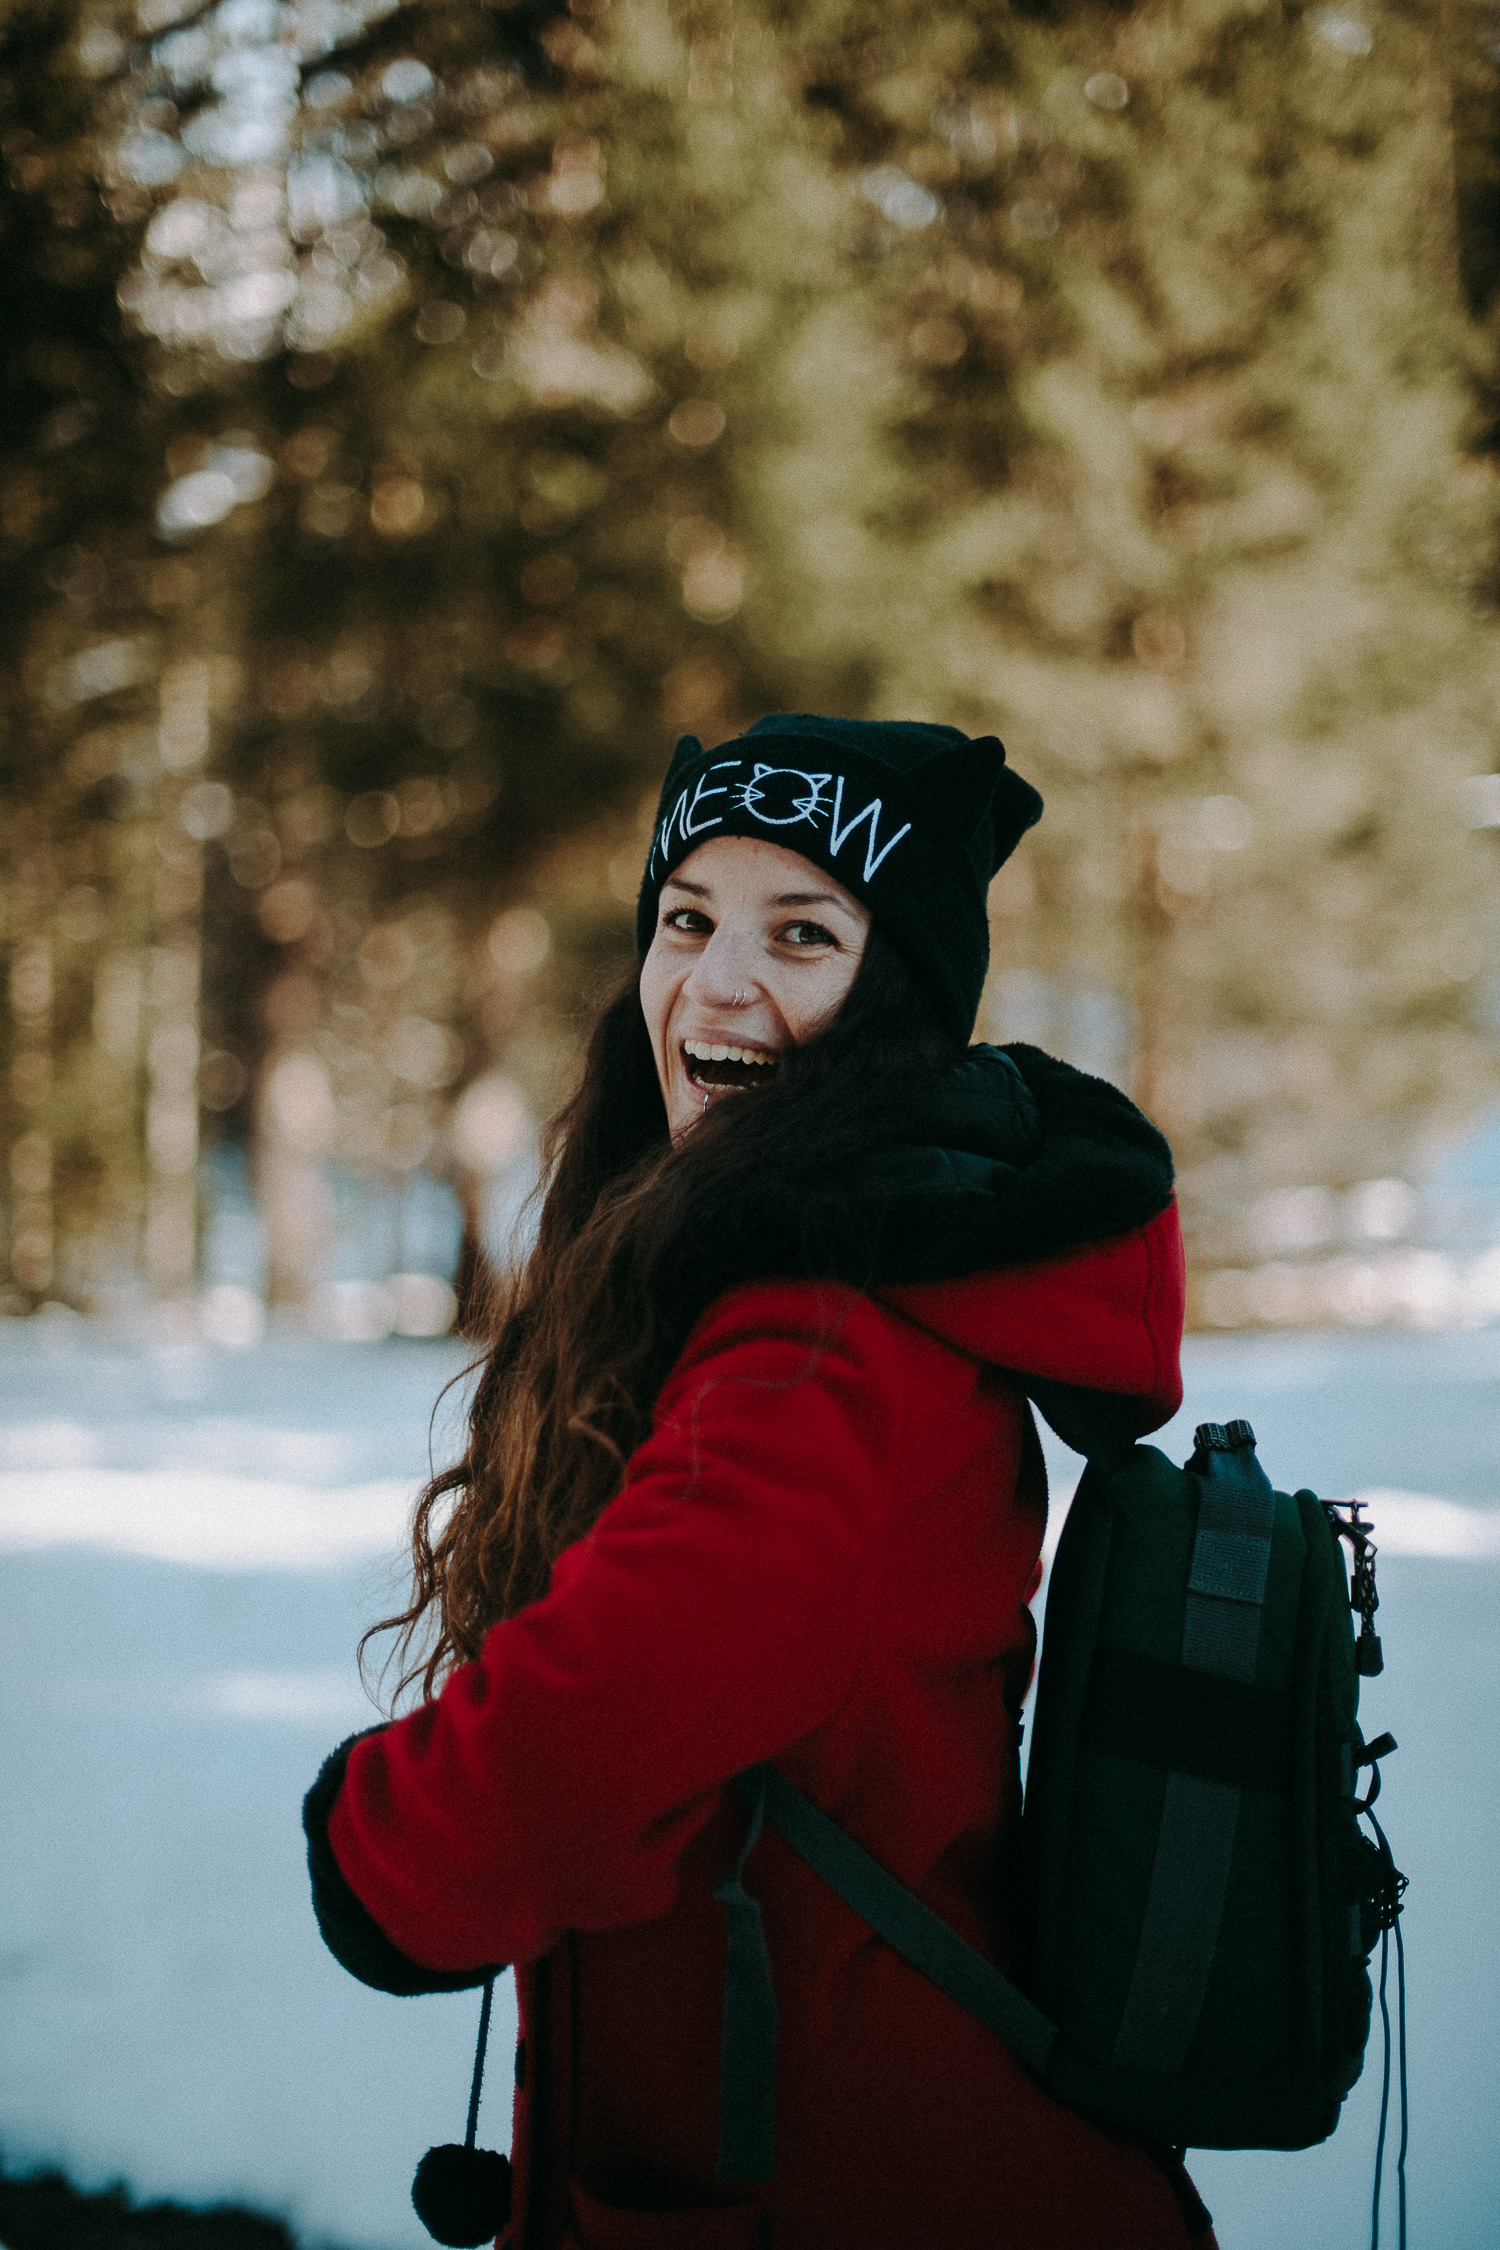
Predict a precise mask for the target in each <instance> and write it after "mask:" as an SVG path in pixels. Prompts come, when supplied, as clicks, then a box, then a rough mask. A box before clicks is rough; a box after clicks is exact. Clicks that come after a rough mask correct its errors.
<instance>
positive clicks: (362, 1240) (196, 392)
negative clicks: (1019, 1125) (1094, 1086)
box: [0, 0, 1500, 1343]
mask: <svg viewBox="0 0 1500 2250" xmlns="http://www.w3.org/2000/svg"><path fill="white" fill-rule="evenodd" d="M0 24H3V32H0V154H3V159H4V181H3V187H0V430H3V438H0V447H3V453H0V589H3V592H0V668H3V675H4V685H3V702H4V717H3V751H0V759H3V763H0V805H3V831H0V900H3V916H4V919H3V944H4V948H5V952H6V959H7V970H8V976H7V982H6V985H5V998H4V1002H3V1005H0V1043H3V1053H0V1146H3V1158H4V1173H3V1190H4V1210H5V1224H4V1231H3V1241H0V1291H3V1292H8V1294H5V1295H4V1296H3V1303H4V1306H5V1307H6V1309H8V1310H9V1311H11V1312H13V1313H26V1312H30V1311H34V1310H35V1309H36V1308H38V1307H39V1306H41V1307H45V1306H48V1305H51V1306H54V1307H55V1306H67V1307H72V1308H74V1309H75V1310H78V1311H84V1312H94V1313H103V1314H106V1315H113V1316H115V1317H126V1318H130V1317H135V1316H136V1315H137V1314H141V1315H144V1314H145V1313H146V1311H147V1308H154V1309H153V1310H152V1312H151V1317H152V1318H153V1319H154V1320H155V1321H156V1322H157V1324H158V1326H159V1327H164V1328H165V1329H166V1331H167V1332H169V1333H182V1334H187V1333H194V1332H198V1331H199V1330H200V1329H201V1330H202V1331H204V1332H206V1333H207V1334H208V1335H209V1336H210V1337H213V1338H216V1339H217V1340H219V1341H221V1342H225V1343H234V1342H250V1341H253V1339H254V1337H255V1336H256V1335H257V1334H258V1333H259V1330H260V1327H261V1325H262V1323H263V1320H264V1310H263V1308H264V1307H265V1306H266V1305H270V1306H271V1307H272V1308H273V1310H274V1308H277V1307H282V1308H286V1310H287V1314H288V1316H289V1317H305V1318H307V1319H309V1320H311V1321H312V1322H313V1323H314V1324H316V1325H318V1326H320V1327H322V1328H323V1329H325V1330H326V1331H330V1332H332V1333H334V1334H340V1335H347V1336H351V1337H354V1336H360V1335H377V1334H382V1333H388V1332H389V1331H390V1330H391V1329H392V1328H395V1329H396V1330H398V1331H405V1332H408V1333H415V1334H422V1333H434V1332H437V1331H438V1330H440V1329H441V1328H443V1327H444V1326H445V1325H447V1323H448V1322H449V1321H450V1320H451V1318H452V1317H453V1314H454V1307H455V1296H454V1289H455V1288H456V1290H457V1292H458V1295H459V1297H460V1298H462V1297H463V1296H464V1295H465V1293H466V1292H467V1291H468V1289H469V1288H470V1285H471V1283H472V1277H473V1274H474V1271H475V1268H476V1257H477V1255H478V1253H479V1245H480V1244H481V1243H483V1242H485V1241H488V1243H489V1245H490V1248H491V1251H492V1254H493V1253H495V1252H496V1250H497V1246H498V1245H500V1244H501V1243H502V1242H503V1240H504V1235H505V1227H506V1224H507V1223H508V1221H509V1219H510V1218H511V1217H512V1216H513V1215H514V1210H515V1207H516V1203H517V1199H518V1197H519V1194H520V1192H521V1190H522V1189H523V1188H524V1186H525V1185H526V1184H527V1183H528V1182H529V1179H530V1178H531V1177H532V1176H533V1171H534V1164H535V1134H536V1128H537V1120H539V1119H541V1118H543V1117H544V1116H545V1115H546V1114H547V1112H548V1111H549V1110H550V1108H551V1107H552V1106H553V1105H554V1104H555V1103H556V1101H557V1100H558V1098H559V1096H560V1095H561V1093H562V1092H563V1091H564V1089H565V1087H566V1084H567V1081H568V1077H569V1073H570V1070H571V1067H572V1065H573V1062H574V1059H575V1056H576V1052H577V1040H578V1036H579V1031H580V1028H581V1026H582V1024H583V1022H584V1021H585V1019H586V1016H587V1011H588V1009H589V1007H590V1005H591V1004H592V1002H593V1001H594V1000H595V999H596V998H597V997H598V995H599V993H600V992H601V990H602V989H603V988H604V987H605V986H606V985H607V984H608V983H609V982H610V981H611V980H612V979H613V978H614V977H615V976H616V975H618V974H619V973H620V972H621V971H622V970H623V968H624V967H625V966H626V964H627V963H628V960H629V958H630V925H631V915H632V904H633V899H634V895H635V890H636V885H637V881H638V875H639V867H640V862H641V858H642V854H643V848H644V840H645V837H646V834H647V828H648V822H649V815H650V809H651V806H652V805H653V803H654V797H655V791H656V787H657V784H658V780H659V776H660V773H661V770H662V768H663V765H664V761H665V757H666V754H667V751H668V749H669V747H670V743H671V740H672V738H673V736H674V735H675V733H676V732H678V731H679V730H682V729H691V730H692V731H694V732H696V733H699V734H703V735H706V736H709V737H711V738H713V737H722V736H724V735H726V734H728V733H730V732H732V731H734V730H735V729H736V728H737V727H738V726H740V725H742V724H744V723H746V722H748V721H749V720H750V719H752V718H754V717H756V716H757V715H758V714H760V713H761V712H762V711H765V710H769V709H777V708H783V709H784V708H791V709H799V708H800V709H807V708H812V709H833V710H839V711H844V712H851V713H855V714H859V715H865V716H871V717H882V716H896V715H899V716H902V717H923V718H934V719H943V720H947V721H950V722H953V723H956V724H958V725H960V726H962V727H964V728H966V729H968V730H970V731H972V732H990V731H993V732H996V733H999V734H1000V735H1001V736H1002V737H1003V738H1004V740H1005V741H1006V743H1007V745H1008V747H1009V749H1010V752H1011V755H1012V758H1013V760H1014V762H1015V763H1016V765H1017V766H1018V767H1019V768H1020V770H1021V771H1022V772H1023V773H1025V774H1026V775H1027V776H1028V777H1029V778H1031V779H1033V780H1034V781H1036V783H1037V784H1038V785H1039V786H1040V788H1041V789H1042V791H1043V793H1044V795H1045V797H1046V799H1047V805H1048V813H1047V819H1046V821H1045V822H1044V824H1043V826H1042V828H1041V829H1040V830H1039V831H1038V832H1037V834H1036V835H1035V836H1034V837H1033V838H1032V839H1031V840H1030V841H1029V842H1028V844H1027V846H1026V848H1025V849H1024V851H1023V852H1022V853H1021V854H1020V855H1019V856H1018V858H1017V859H1016V861H1014V862H1013V863H1012V865H1011V866H1010V867H1009V868H1008V869H1007V870H1006V871H1005V872H1004V874H1003V875H1002V876H1001V878H1000V879H999V881H998V882H997V884H996V886H995V891H994V895H993V899H992V908H993V918H994V930H995V966H994V971H993V974H992V977H991V981H990V986H989V989H988V992H987V995H986V1000H985V1004H984V1010H983V1015H982V1021H981V1031H982V1033H983V1034H985V1035H988V1036H992V1037H998V1038H1005V1037H1023V1038H1030V1039H1034V1040H1037V1041H1038V1042H1039V1043H1041V1044H1044V1045H1047V1046H1050V1047H1052V1048H1053V1049H1054V1050H1055V1051H1058V1052H1061V1053H1063V1054H1065V1055H1067V1056H1068V1057H1069V1058H1070V1059H1072V1060H1075V1061H1077V1062H1079V1063H1081V1064H1083V1065H1084V1066H1085V1067H1089V1068H1094V1069H1098V1070H1100V1071H1102V1072H1103V1073H1104V1074H1105V1075H1108V1076H1111V1077H1113V1078H1115V1079H1116V1080H1117V1081H1118V1082H1120V1083H1122V1084H1124V1085H1127V1086H1128V1087H1129V1088H1130V1089H1131V1090H1132V1091H1133V1092H1134V1093H1135V1094H1136V1096H1137V1098H1138V1099H1139V1100H1140V1101H1141V1102H1142V1103H1143V1104H1144V1106H1145V1107H1146V1108H1147V1109H1148V1110H1149V1111H1150V1112H1151V1114H1152V1115H1153V1116H1154V1117H1155V1118H1156V1119H1157V1120H1158V1121H1159V1123H1160V1124H1161V1125H1162V1126H1163V1127H1164V1128H1165V1130H1166V1131H1167V1132H1168V1134H1169V1135H1170V1136H1171V1138H1172V1140H1173V1143H1174V1145H1175V1147H1176V1149H1177V1152H1178V1156H1179V1161H1180V1165H1181V1176H1182V1194H1183V1204H1184V1215H1185V1218H1186V1221H1187V1225H1188V1231H1189V1238H1190V1249H1191V1256H1192V1260H1193V1265H1194V1271H1195V1290H1196V1295H1195V1300H1194V1302H1195V1310H1196V1316H1197V1317H1198V1318H1199V1319H1200V1320H1206V1321H1209V1322H1216V1323H1219V1324H1221V1325H1233V1324H1236V1323H1237V1322H1239V1321H1242V1320H1247V1319H1262V1320H1275V1319H1307V1318H1330V1317H1336V1318H1347V1319H1355V1320H1363V1319H1376V1318H1384V1317H1388V1316H1391V1315H1393V1314H1394V1315H1397V1316H1411V1317H1425V1316H1426V1315H1427V1314H1429V1313H1431V1311H1432V1308H1433V1306H1434V1304H1436V1303H1437V1302H1438V1300H1439V1299H1442V1300H1443V1302H1444V1303H1445V1304H1446V1303H1450V1302H1451V1301H1452V1299H1453V1291H1454V1290H1455V1289H1458V1290H1459V1291H1460V1293H1461V1294H1462V1292H1463V1291H1467V1296H1465V1297H1464V1298H1463V1303H1464V1304H1465V1305H1466V1306H1467V1307H1468V1311H1469V1314H1470V1315H1471V1316H1474V1317H1492V1316H1494V1315H1495V1314H1496V1313H1500V1267H1497V1255H1500V1254H1495V1253H1490V1254H1488V1256H1487V1259H1486V1257H1483V1256H1481V1257H1478V1258H1477V1259H1475V1260H1472V1261H1471V1262H1470V1264H1469V1265H1467V1266H1464V1265H1462V1264H1461V1263H1460V1264H1459V1265H1455V1263H1454V1260H1453V1258H1452V1257H1448V1258H1447V1259H1446V1260H1445V1259H1444V1258H1443V1257H1441V1256H1439V1255H1438V1254H1437V1253H1436V1252H1435V1251H1434V1250H1433V1249H1432V1248H1431V1247H1430V1245H1429V1246H1428V1247H1427V1248H1425V1249H1424V1248H1423V1247H1422V1245H1421V1242H1420V1240H1419V1239H1418V1238H1419V1236H1420V1234H1421V1224H1422V1221H1421V1209H1420V1198H1419V1197H1417V1196H1416V1195H1414V1192H1413V1187H1412V1183H1413V1182H1414V1181H1417V1180H1419V1179H1420V1177H1421V1172H1422V1167H1423V1165H1424V1163H1425V1162H1426V1160H1427V1156H1428V1152H1430V1151H1431V1150H1432V1149H1433V1148H1434V1147H1435V1146H1437V1145H1438V1144H1440V1143H1441V1141H1442V1140H1443V1138H1444V1137H1445V1136H1451V1135H1453V1134H1455V1133H1457V1132H1458V1131H1460V1130H1461V1129H1462V1128H1463V1127H1464V1125H1465V1124H1466V1122H1467V1121H1469V1120H1470V1119H1471V1118H1474V1117H1476V1116H1478V1115H1479V1114H1480V1113H1481V1111H1482V1110H1483V1109H1484V1107H1485V1106H1486V1104H1487V1103H1488V1102H1489V1101H1491V1100H1492V1099H1493V1098H1494V1097H1495V1095H1496V1094H1497V1092H1500V1070H1497V1056H1500V984H1497V970H1500V951H1497V937H1500V929H1497V914H1496V898H1497V891H1496V885H1495V881H1494V873H1495V870H1494V854H1495V852H1496V850H1497V849H1500V843H1497V834H1500V774H1497V773H1496V772H1495V770H1494V769H1495V767H1496V766H1497V764H1500V756H1497V720H1500V623H1497V605H1496V596H1497V592H1500V476H1497V467H1496V447H1497V397H1500V394H1497V381H1500V362H1497V353H1496V344H1497V339H1500V309H1497V302H1500V231H1497V220H1500V9H1497V8H1496V7H1495V6H1493V5H1491V4H1489V0H1399V4H1398V0H1380V4H1378V5H1377V4H1375V0H1347V4H1344V0H1340V4H1339V5H1338V6H1334V7H1303V6H1298V5H1296V4H1294V0H1142V4H1140V5H1133V6H1132V5H1116V6H1097V5H1096V6H1089V5H1082V4H1073V0H1055V4H1053V5H1036V6H1030V7H1023V6H1020V5H1013V6H1010V7H1003V6H999V5H994V4H990V0H962V4H959V0H922V4H921V5H916V4H914V0H878V4H877V0H736V4H734V5H728V4H724V0H693V4H690V0H675V4H674V0H571V5H569V6H566V7H564V6H559V5H557V4H555V0H518V4H514V5H507V4H505V0H499V4H484V5H482V4H480V0H405V4H396V0H218V4H217V5H207V6H205V5H200V4H199V0H140V4H139V5H138V6H137V7H136V8H135V9H133V10H130V9H126V10H122V9H119V8H117V7H112V6H109V5H99V4H95V0H6V4H5V6H4V9H3V14H0ZM1429 1231H1430V1230H1429ZM1470 1247H1472V1248H1474V1249H1476V1250H1478V1249H1480V1248H1482V1245H1479V1244H1477V1243H1476V1244H1472V1245H1470ZM1424 1261H1425V1262H1424ZM1445 1276H1446V1278H1445ZM1455 1276H1456V1277H1457V1278H1456V1279H1455ZM1445 1291H1446V1292H1447V1296H1446V1297H1445V1296H1444V1292H1445ZM1434 1293H1436V1294H1434ZM54 1317H60V1316H56V1315H54Z"/></svg>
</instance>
